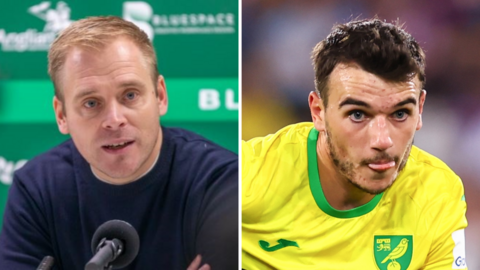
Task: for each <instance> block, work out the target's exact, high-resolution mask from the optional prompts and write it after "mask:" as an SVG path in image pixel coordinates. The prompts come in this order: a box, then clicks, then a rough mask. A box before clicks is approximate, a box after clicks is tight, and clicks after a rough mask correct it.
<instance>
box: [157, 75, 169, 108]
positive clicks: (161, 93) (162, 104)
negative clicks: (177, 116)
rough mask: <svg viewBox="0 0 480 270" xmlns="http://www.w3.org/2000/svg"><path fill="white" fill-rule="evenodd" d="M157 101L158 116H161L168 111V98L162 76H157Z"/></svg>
mask: <svg viewBox="0 0 480 270" xmlns="http://www.w3.org/2000/svg"><path fill="white" fill-rule="evenodd" d="M157 95H158V97H157V101H158V108H159V112H160V116H163V115H165V114H166V113H167V111H168V96H167V86H166V85H165V79H164V78H163V76H162V75H158V79H157Z"/></svg>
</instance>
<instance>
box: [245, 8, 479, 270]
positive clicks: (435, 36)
mask: <svg viewBox="0 0 480 270" xmlns="http://www.w3.org/2000/svg"><path fill="white" fill-rule="evenodd" d="M375 15H377V16H378V17H379V18H380V19H384V20H386V21H387V22H392V21H395V20H397V19H399V20H400V22H402V23H405V28H406V30H407V31H408V32H410V33H411V34H412V35H413V36H414V37H415V39H416V40H417V41H418V42H419V44H420V45H421V46H422V48H423V49H424V50H425V51H426V55H427V68H426V74H427V84H426V90H427V93H428V94H427V100H426V104H425V108H424V114H423V122H424V126H423V128H422V129H421V130H420V131H419V132H417V135H416V137H415V144H416V145H417V146H419V147H420V148H422V149H424V150H426V151H428V152H430V153H432V154H434V155H436V156H437V157H439V158H441V159H442V160H443V161H445V162H446V163H447V164H448V165H449V166H450V167H451V168H452V169H453V170H454V171H455V172H456V173H457V174H458V175H459V176H460V177H461V178H462V180H463V183H464V186H465V196H466V199H467V207H468V209H467V219H468V221H469V227H468V228H467V230H466V238H467V243H466V249H467V257H466V259H467V265H468V267H469V269H480V257H479V256H478V254H480V196H478V195H477V194H479V193H480V177H479V175H480V158H479V153H480V106H479V105H480V53H479V50H480V1H478V0H437V1H426V0H403V1H380V0H340V1H339V0H296V1H293V0H261V1H260V0H243V1H242V139H244V140H248V139H250V138H253V137H256V136H265V135H267V134H270V133H274V132H276V131H277V130H278V129H280V128H282V127H284V126H286V125H288V124H292V123H296V122H301V121H311V117H310V111H309V107H308V102H307V100H308V99H307V98H308V94H309V92H310V91H314V84H313V79H314V73H313V68H312V65H311V61H310V52H311V50H312V48H313V47H314V46H315V44H316V43H318V42H319V41H321V40H322V39H324V38H325V37H326V36H327V35H328V33H329V32H330V30H331V29H332V27H333V25H334V24H336V23H345V22H348V21H350V20H352V19H356V18H359V19H365V18H371V17H373V16H375Z"/></svg>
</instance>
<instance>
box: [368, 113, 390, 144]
mask: <svg viewBox="0 0 480 270" xmlns="http://www.w3.org/2000/svg"><path fill="white" fill-rule="evenodd" d="M392 146H393V141H392V138H391V136H390V130H389V125H388V120H387V119H386V117H385V116H376V117H375V118H374V119H373V121H372V122H371V123H370V147H372V148H373V149H377V150H379V151H384V150H386V149H388V148H390V147H392Z"/></svg>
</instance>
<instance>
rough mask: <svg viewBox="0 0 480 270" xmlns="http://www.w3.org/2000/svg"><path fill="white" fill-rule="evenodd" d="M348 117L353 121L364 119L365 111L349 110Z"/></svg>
mask: <svg viewBox="0 0 480 270" xmlns="http://www.w3.org/2000/svg"><path fill="white" fill-rule="evenodd" d="M349 117H350V119H351V120H352V121H353V122H361V121H363V120H364V119H365V113H364V112H362V111H358V110H355V111H351V112H350V114H349Z"/></svg>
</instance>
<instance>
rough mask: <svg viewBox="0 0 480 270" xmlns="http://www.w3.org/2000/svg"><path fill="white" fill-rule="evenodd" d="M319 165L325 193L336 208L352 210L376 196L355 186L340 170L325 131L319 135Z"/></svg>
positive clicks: (321, 182) (331, 204)
mask: <svg viewBox="0 0 480 270" xmlns="http://www.w3.org/2000/svg"><path fill="white" fill-rule="evenodd" d="M317 165H318V174H319V176H320V184H321V186H322V190H323V194H324V195H325V199H326V200H327V202H328V203H329V204H330V206H332V207H333V208H334V209H337V210H350V209H353V208H356V207H359V206H362V205H364V204H366V203H368V202H369V201H370V200H371V199H373V197H375V195H372V194H369V193H367V192H364V191H362V190H360V189H359V188H357V187H356V186H354V185H353V184H352V183H350V182H349V181H348V179H346V178H345V176H343V175H342V174H341V173H340V172H339V171H338V169H337V167H336V166H335V164H334V163H333V160H332V158H331V156H330V152H329V149H328V144H327V140H326V135H325V133H324V132H320V133H319V135H318V140H317Z"/></svg>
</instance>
